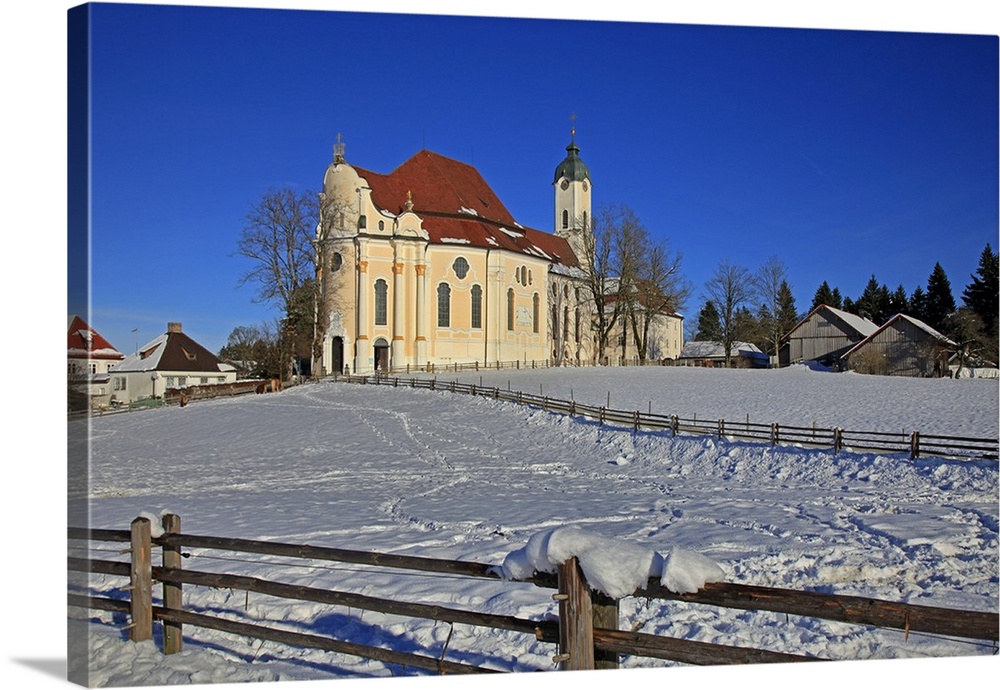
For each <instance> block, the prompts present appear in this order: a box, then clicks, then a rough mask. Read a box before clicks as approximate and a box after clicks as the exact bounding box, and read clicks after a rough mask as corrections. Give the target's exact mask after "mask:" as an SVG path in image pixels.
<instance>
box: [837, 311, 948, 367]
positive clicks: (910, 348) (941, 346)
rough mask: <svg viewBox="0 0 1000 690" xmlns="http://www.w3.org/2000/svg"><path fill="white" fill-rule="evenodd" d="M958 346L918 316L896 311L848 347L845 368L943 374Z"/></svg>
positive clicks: (844, 358)
mask: <svg viewBox="0 0 1000 690" xmlns="http://www.w3.org/2000/svg"><path fill="white" fill-rule="evenodd" d="M957 347H958V345H957V344H956V343H955V342H953V341H952V340H949V339H948V338H946V337H945V336H943V335H941V334H940V333H938V332H937V331H936V330H934V329H933V328H931V327H930V326H928V325H927V324H925V323H924V322H923V321H920V320H919V319H915V318H913V317H912V316H907V315H905V314H896V316H894V317H892V318H891V319H889V320H888V321H887V322H886V323H885V324H884V325H883V326H882V327H880V328H879V329H878V330H876V331H875V332H874V333H872V334H871V335H870V336H868V337H867V338H865V339H864V340H862V341H861V342H860V343H858V344H857V345H855V346H854V347H853V348H851V349H850V350H848V351H847V352H846V353H845V354H844V356H843V357H842V358H841V361H842V364H843V366H844V368H845V369H851V370H853V371H857V372H859V373H862V374H882V375H886V376H935V377H937V376H942V375H944V374H946V373H947V371H948V359H949V357H950V356H951V354H952V353H953V352H954V351H955V349H956V348H957Z"/></svg>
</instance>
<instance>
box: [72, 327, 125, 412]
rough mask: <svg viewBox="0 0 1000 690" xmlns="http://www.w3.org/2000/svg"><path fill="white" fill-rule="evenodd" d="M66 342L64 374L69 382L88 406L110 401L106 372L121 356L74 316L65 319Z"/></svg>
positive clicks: (122, 357)
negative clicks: (66, 327) (83, 396)
mask: <svg viewBox="0 0 1000 690" xmlns="http://www.w3.org/2000/svg"><path fill="white" fill-rule="evenodd" d="M67 341H68V342H67V350H66V361H67V370H66V373H67V375H68V376H69V379H70V382H71V383H72V384H73V385H74V386H75V387H77V388H78V389H79V390H80V391H81V392H83V393H86V395H87V396H88V397H89V398H90V404H91V405H97V406H100V405H104V404H107V403H108V402H109V401H110V399H111V392H110V387H109V385H108V384H109V382H110V376H109V374H108V370H109V369H110V368H111V367H112V366H114V365H115V364H117V363H118V362H121V361H122V360H123V359H125V355H123V354H122V353H121V352H119V351H118V350H117V349H115V347H114V346H112V345H111V343H109V342H108V341H107V340H105V338H104V336H102V335H101V334H100V333H98V332H97V331H96V330H94V329H93V328H91V327H90V326H89V325H88V324H87V322H86V321H84V320H83V319H82V318H81V317H80V316H77V315H75V314H74V315H70V317H69V327H68V334H67Z"/></svg>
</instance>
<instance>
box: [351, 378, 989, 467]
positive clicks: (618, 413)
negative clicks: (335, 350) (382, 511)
mask: <svg viewBox="0 0 1000 690" xmlns="http://www.w3.org/2000/svg"><path fill="white" fill-rule="evenodd" d="M334 380H335V381H346V382H348V383H356V384H376V385H381V386H393V387H397V388H398V387H401V386H402V387H405V388H424V389H427V390H432V391H445V392H449V393H462V394H465V395H477V396H482V397H487V398H493V399H495V400H504V401H507V402H515V403H518V404H521V405H529V406H532V407H538V408H541V409H543V410H545V411H547V412H554V413H557V414H564V415H569V416H571V417H585V418H588V419H593V420H596V421H598V422H599V423H600V424H614V425H617V426H626V427H631V428H632V429H633V430H634V431H639V430H648V431H669V432H670V433H671V434H672V435H675V436H676V435H677V434H697V435H711V436H716V437H717V438H719V439H729V440H748V441H761V442H767V443H770V444H771V445H779V444H781V445H796V446H803V447H817V448H831V449H833V451H834V452H835V453H838V452H840V451H842V450H846V451H874V452H885V453H907V454H908V455H909V456H910V458H918V457H920V456H921V455H931V456H934V457H941V458H958V459H987V460H996V459H997V458H998V457H1000V452H998V451H1000V439H987V438H973V437H968V436H941V435H932V434H924V433H921V432H919V431H912V432H909V433H907V432H905V431H901V432H885V431H860V430H850V429H841V428H839V427H834V428H832V429H831V428H824V427H818V426H816V425H813V426H811V427H803V426H791V425H785V424H777V423H773V424H762V423H758V422H750V420H749V418H748V419H747V420H746V421H733V420H724V419H717V420H711V419H698V418H697V417H692V418H684V417H678V416H677V415H661V414H653V413H652V412H642V411H640V410H616V409H612V408H610V407H605V406H594V405H585V404H582V403H579V402H576V401H575V400H560V399H558V398H550V397H548V396H543V395H534V394H531V393H525V392H523V391H512V390H509V389H508V390H504V389H501V388H497V387H494V386H482V385H479V386H477V385H476V384H470V383H459V382H458V381H439V380H437V379H436V378H408V379H401V378H399V377H398V376H396V377H393V376H388V375H384V374H381V375H374V376H335V377H334Z"/></svg>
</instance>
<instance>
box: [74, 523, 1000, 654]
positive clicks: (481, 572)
mask: <svg viewBox="0 0 1000 690" xmlns="http://www.w3.org/2000/svg"><path fill="white" fill-rule="evenodd" d="M162 523H163V528H164V534H163V535H162V536H160V537H155V538H154V537H152V536H151V523H150V521H149V520H148V519H147V518H145V517H140V518H136V519H135V520H133V521H132V524H131V525H130V529H129V530H106V529H84V528H74V527H70V528H68V532H67V534H68V537H69V539H70V541H71V542H72V541H82V542H85V543H86V544H87V545H88V546H89V544H90V542H107V541H110V542H124V543H128V544H129V545H130V547H129V548H127V549H123V550H122V551H121V553H122V554H127V555H128V559H129V560H128V561H120V560H119V561H113V560H103V559H92V558H80V557H69V558H68V561H67V565H68V568H69V570H70V571H74V572H85V573H96V574H103V575H108V576H118V577H122V578H127V579H128V581H129V583H128V585H127V586H125V587H123V588H122V590H121V591H123V592H127V593H128V597H129V599H128V600H124V599H115V598H111V597H104V596H95V595H92V594H89V593H80V592H69V593H68V599H67V602H68V605H69V606H71V607H81V608H86V609H95V610H105V611H114V612H119V613H125V614H128V615H129V617H130V622H129V624H128V625H127V626H126V628H127V629H128V630H129V635H130V637H131V639H133V640H136V641H139V640H149V639H152V637H153V635H152V630H153V624H154V621H158V622H160V624H161V625H162V626H163V631H164V634H163V652H164V653H165V654H173V653H176V652H179V651H181V650H182V648H183V641H182V637H181V632H182V629H183V628H184V626H190V627H195V628H208V629H214V630H220V631H224V632H229V633H233V634H237V635H241V636H246V637H251V638H255V639H261V640H271V641H275V642H280V643H283V644H287V645H291V646H296V647H305V648H315V649H322V650H327V651H332V652H338V653H342V654H347V655H352V656H358V657H362V658H368V659H375V660H378V661H383V662H386V663H392V664H399V665H403V666H409V667H413V668H418V669H422V670H424V671H428V672H431V673H439V674H445V673H447V674H452V673H483V672H495V671H496V669H490V668H486V667H482V666H472V665H470V664H465V663H460V662H455V661H448V660H446V659H445V656H446V653H447V651H448V650H447V646H448V643H447V642H446V643H445V647H444V649H443V650H441V651H440V652H439V653H436V654H433V653H431V652H432V650H425V651H426V652H428V653H416V652H400V651H396V650H391V649H386V648H382V647H373V646H369V645H364V644H360V643H357V642H351V641H350V640H340V639H336V638H333V637H331V636H327V635H315V634H308V633H302V632H295V631H290V630H287V629H281V628H276V627H272V626H269V625H265V624H261V623H253V624H251V623H247V622H245V621H241V620H234V619H233V618H227V617H225V616H224V615H209V614H206V613H197V612H194V611H191V610H189V609H185V608H184V605H183V600H182V596H181V594H182V591H183V588H184V587H190V586H197V587H209V588H223V589H232V590H240V591H246V592H259V593H263V594H266V595H269V596H273V597H279V598H281V599H287V600H292V601H309V602H313V603H320V604H326V605H330V606H345V607H350V608H352V609H360V610H367V611H377V612H383V613H387V614H392V615H398V616H405V617H411V618H418V619H428V620H434V621H441V622H448V623H451V624H455V623H464V624H468V625H473V626H479V627H484V628H488V629H492V630H505V631H513V632H516V633H523V634H525V635H526V637H528V638H533V639H534V641H537V642H543V643H551V644H554V645H558V647H557V649H556V650H555V653H554V655H553V657H552V658H553V662H554V663H558V664H559V667H560V669H563V670H577V669H588V668H615V667H617V666H618V657H619V655H623V654H627V655H632V656H642V657H649V658H657V659H665V660H672V661H677V662H681V663H687V664H739V663H786V662H791V661H796V662H798V661H824V660H827V659H823V658H819V657H815V656H809V655H802V654H796V653H794V652H789V651H775V650H766V649H753V648H746V647H741V646H733V645H721V644H715V643H705V642H697V641H692V640H683V639H675V638H670V637H664V636H659V635H651V634H647V633H639V632H629V631H624V630H620V629H619V602H618V601H617V600H614V599H611V598H609V597H607V596H606V595H603V594H601V593H599V592H596V591H593V590H591V589H590V588H589V587H588V585H587V583H586V580H585V578H584V576H583V573H582V571H581V570H580V567H579V564H578V563H577V562H576V559H575V558H570V559H569V560H567V561H566V562H565V563H563V564H562V565H560V566H559V569H558V573H557V574H546V573H541V574H539V573H536V574H535V575H534V576H533V577H532V578H530V579H528V580H524V581H522V582H528V583H531V584H533V585H535V586H536V587H539V588H543V589H546V588H547V589H556V590H557V593H556V594H554V595H552V596H551V599H554V600H556V601H557V602H558V616H557V617H556V618H555V619H554V620H553V619H552V618H551V617H546V618H545V619H543V620H532V619H526V618H519V617H516V616H506V615H499V614H492V613H488V612H482V611H473V610H466V609H459V608H452V607H444V606H439V605H432V604H423V603H419V602H407V601H400V600H395V599H389V598H384V597H378V596H371V595H361V594H357V593H353V592H347V591H339V590H333V589H328V588H321V587H311V586H303V585H293V584H288V583H282V582H279V581H275V580H265V579H262V578H258V577H251V576H247V575H239V574H231V573H218V572H204V571H199V570H191V569H185V568H182V566H181V557H182V555H183V553H184V552H182V551H181V548H182V547H188V548H192V547H193V548H201V549H212V550H222V551H228V552H239V553H252V554H260V555H271V556H294V557H296V558H302V559H310V560H319V561H336V562H345V563H353V564H366V565H370V566H374V567H378V568H387V569H401V570H406V571H417V572H421V573H430V574H432V575H433V574H436V575H441V576H454V575H456V574H460V575H464V576H467V577H471V578H483V579H490V580H495V581H500V582H508V581H504V580H502V578H501V576H500V575H499V572H500V569H499V568H498V567H497V566H494V565H489V564H482V563H474V562H468V561H452V560H444V559H435V558H427V557H414V556H402V555H394V554H383V553H374V552H365V551H353V550H347V549H338V548H330V547H320V546H309V545H303V544H288V543H275V542H265V541H257V540H251V539H235V538H226V537H213V536H202V535H190V534H184V533H182V532H181V531H180V518H179V517H178V516H176V515H164V516H163V518H162ZM154 545H155V546H158V547H160V550H161V552H162V557H161V560H162V565H159V566H154V565H152V553H153V547H154ZM272 566H273V564H272ZM295 567H299V566H295ZM71 581H72V580H71ZM155 584H159V585H161V586H162V589H163V595H162V597H161V600H162V603H161V604H155V605H154V603H153V596H152V593H153V588H154V585H155ZM512 584H513V583H512ZM632 596H634V597H644V598H647V599H660V600H675V601H685V602H692V603H697V604H705V605H710V606H715V607H727V608H736V609H753V610H762V611H772V612H777V613H785V614H794V615H798V616H808V617H815V618H823V619H828V620H834V621H840V622H844V623H851V624H856V625H863V626H875V627H880V628H889V629H897V630H902V631H905V633H906V639H908V638H909V634H910V632H925V633H930V634H937V635H947V636H952V637H957V638H964V639H972V640H981V641H989V642H992V643H993V645H994V647H995V646H996V643H997V641H998V630H997V628H998V616H997V613H996V612H992V613H986V612H981V611H961V610H953V609H946V608H939V607H931V606H918V605H913V604H905V603H898V602H891V601H883V600H878V599H871V598H867V597H857V596H844V595H834V594H823V593H817V592H808V591H796V590H787V589H777V588H770V587H757V586H752V585H743V584H735V583H710V584H707V585H705V587H703V588H702V589H701V590H699V591H698V592H696V593H693V594H678V593H675V592H672V591H670V590H668V589H667V588H665V587H664V586H662V585H661V584H660V583H659V581H658V580H657V579H656V578H651V579H650V580H649V582H648V583H647V585H646V586H645V587H643V588H641V589H639V590H637V591H636V592H634V593H633V594H632ZM449 640H450V636H449Z"/></svg>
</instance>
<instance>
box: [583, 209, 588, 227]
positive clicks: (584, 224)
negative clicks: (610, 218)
mask: <svg viewBox="0 0 1000 690" xmlns="http://www.w3.org/2000/svg"><path fill="white" fill-rule="evenodd" d="M583 229H584V230H586V229H587V212H586V211H584V212H583Z"/></svg>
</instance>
